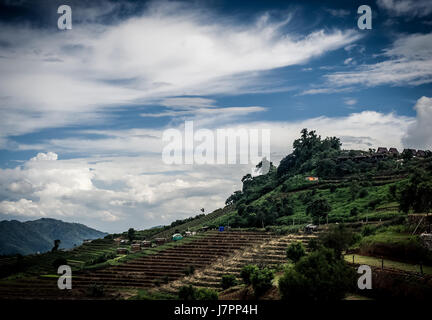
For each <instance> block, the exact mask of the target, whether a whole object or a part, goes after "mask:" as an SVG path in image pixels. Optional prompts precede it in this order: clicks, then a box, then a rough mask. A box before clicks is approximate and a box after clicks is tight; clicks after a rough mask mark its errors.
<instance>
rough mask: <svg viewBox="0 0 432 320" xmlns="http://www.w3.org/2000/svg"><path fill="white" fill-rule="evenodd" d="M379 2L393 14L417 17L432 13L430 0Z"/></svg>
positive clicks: (384, 0) (385, 0)
mask: <svg viewBox="0 0 432 320" xmlns="http://www.w3.org/2000/svg"><path fill="white" fill-rule="evenodd" d="M377 4H378V6H380V7H381V8H383V9H385V10H386V11H387V12H388V13H389V14H390V15H392V16H406V17H410V18H415V17H425V16H427V15H429V14H431V13H432V6H431V2H430V1H429V0H377Z"/></svg>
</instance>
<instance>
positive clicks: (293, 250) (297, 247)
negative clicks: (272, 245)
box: [286, 241, 306, 263]
mask: <svg viewBox="0 0 432 320" xmlns="http://www.w3.org/2000/svg"><path fill="white" fill-rule="evenodd" d="M286 255H287V258H288V259H290V260H291V261H292V262H294V263H296V262H297V261H299V260H300V258H301V257H303V256H304V255H306V251H305V249H304V247H303V244H302V243H301V242H300V241H297V242H294V243H291V244H290V245H289V246H288V248H287V249H286Z"/></svg>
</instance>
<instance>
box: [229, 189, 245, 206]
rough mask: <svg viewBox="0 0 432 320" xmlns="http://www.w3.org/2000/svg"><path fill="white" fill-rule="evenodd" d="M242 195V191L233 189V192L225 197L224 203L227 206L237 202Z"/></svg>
mask: <svg viewBox="0 0 432 320" xmlns="http://www.w3.org/2000/svg"><path fill="white" fill-rule="evenodd" d="M242 197H243V192H241V191H240V190H238V191H234V193H233V194H232V195H230V196H229V197H228V199H226V201H225V204H226V205H227V206H229V205H231V204H234V203H236V202H238V201H239V200H240V199H241V198H242Z"/></svg>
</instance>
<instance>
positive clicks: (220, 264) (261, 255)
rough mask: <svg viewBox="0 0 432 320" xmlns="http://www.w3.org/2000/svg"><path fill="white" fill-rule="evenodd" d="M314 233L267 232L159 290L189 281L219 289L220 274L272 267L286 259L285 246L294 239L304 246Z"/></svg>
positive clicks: (170, 289)
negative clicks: (263, 237) (258, 240)
mask: <svg viewBox="0 0 432 320" xmlns="http://www.w3.org/2000/svg"><path fill="white" fill-rule="evenodd" d="M315 237H316V235H286V236H277V235H268V238H267V240H265V241H262V242H261V243H257V244H256V245H254V246H252V247H250V248H247V249H246V250H238V251H236V252H235V253H234V254H233V255H231V256H228V257H220V258H219V259H218V260H217V261H215V262H214V263H213V264H212V265H210V266H208V267H207V268H205V269H203V270H199V271H198V272H196V273H195V274H194V275H192V276H189V277H184V278H182V279H179V280H177V281H174V282H171V283H169V284H167V285H164V286H161V288H160V289H159V291H161V292H166V293H176V292H177V291H178V289H179V288H180V287H181V286H183V285H189V284H191V285H193V286H195V287H202V288H212V289H215V290H218V291H220V290H222V288H221V286H220V281H221V278H222V276H223V275H226V274H232V275H234V276H235V277H236V278H237V280H240V278H239V275H240V271H241V269H242V267H243V266H245V265H248V264H256V265H259V266H268V267H270V268H274V269H276V268H277V267H278V266H280V265H281V264H283V263H286V262H287V260H286V248H287V246H288V245H289V244H290V243H292V242H294V241H300V242H302V243H303V244H304V245H305V247H307V245H308V242H309V240H310V239H312V238H315Z"/></svg>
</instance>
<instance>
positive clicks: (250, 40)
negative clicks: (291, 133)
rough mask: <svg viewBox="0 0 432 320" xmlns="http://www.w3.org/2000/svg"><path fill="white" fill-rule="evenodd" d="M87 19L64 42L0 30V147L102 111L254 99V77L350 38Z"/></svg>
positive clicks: (201, 22)
mask: <svg viewBox="0 0 432 320" xmlns="http://www.w3.org/2000/svg"><path fill="white" fill-rule="evenodd" d="M110 10H111V9H110ZM87 15H88V16H89V17H90V18H89V19H87V18H86V17H83V19H82V20H83V21H86V23H83V24H79V23H76V24H74V26H73V29H72V30H71V31H69V32H52V31H51V30H43V29H36V28H29V27H26V26H22V27H17V26H10V25H5V24H2V25H1V26H0V27H1V29H2V33H1V34H0V41H2V42H5V43H8V46H6V47H2V49H1V58H0V102H1V105H2V108H3V110H2V113H3V114H4V116H3V117H2V118H1V119H0V128H1V130H0V138H2V139H3V138H4V137H6V136H9V135H20V134H24V133H29V132H34V131H37V130H40V129H43V128H48V127H64V126H68V125H72V124H89V123H95V122H96V123H97V122H106V121H107V118H106V114H105V113H104V112H102V111H106V109H107V108H108V109H109V108H111V107H118V106H123V107H127V106H131V105H132V106H133V105H136V104H140V105H142V104H153V105H154V104H155V103H157V102H160V101H162V102H165V103H171V104H172V103H175V102H176V101H174V100H171V101H170V100H167V99H166V98H170V97H173V96H183V95H190V96H194V95H209V94H216V93H224V94H227V93H239V92H242V91H246V92H247V91H248V90H251V91H254V90H257V87H260V86H261V85H262V83H263V82H262V81H261V71H266V70H271V69H275V68H279V67H284V66H289V65H295V64H302V63H305V62H307V61H308V60H310V59H312V58H314V57H317V56H320V55H322V54H324V53H326V52H328V51H331V50H335V49H337V48H340V47H343V46H346V45H348V44H350V43H352V42H354V41H355V40H357V39H359V37H360V35H359V33H357V32H356V31H353V30H348V31H341V30H334V31H331V32H327V31H324V30H317V31H316V32H312V33H310V34H307V35H304V36H300V35H298V34H294V33H284V32H282V28H284V29H285V30H286V29H287V24H288V23H289V19H287V20H285V21H271V19H269V18H268V17H267V18H266V19H259V20H258V21H257V22H256V23H255V24H249V25H247V24H244V23H240V22H239V21H236V19H235V18H234V17H230V18H226V17H225V18H221V17H219V16H216V15H213V14H212V13H210V12H209V11H205V10H199V9H190V8H187V7H186V5H185V4H178V3H168V2H163V3H158V4H153V5H151V6H150V8H149V9H148V10H147V11H145V12H144V13H143V14H142V15H140V16H138V17H134V18H129V19H127V20H123V21H116V23H115V24H112V25H102V24H98V23H97V22H94V21H93V18H91V17H93V16H95V15H96V14H95V13H92V12H90V13H88V14H87ZM264 17H265V16H264ZM96 21H97V19H96ZM261 89H263V90H267V89H274V88H273V87H272V86H271V84H269V85H268V86H267V87H265V88H260V90H261ZM194 101H195V103H197V101H198V100H197V99H194ZM184 102H185V101H183V103H184ZM207 102H209V103H211V101H205V100H204V101H202V103H204V104H205V103H207ZM191 106H193V105H191ZM195 106H196V105H195Z"/></svg>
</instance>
